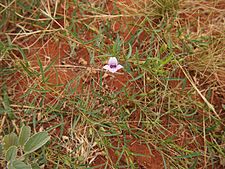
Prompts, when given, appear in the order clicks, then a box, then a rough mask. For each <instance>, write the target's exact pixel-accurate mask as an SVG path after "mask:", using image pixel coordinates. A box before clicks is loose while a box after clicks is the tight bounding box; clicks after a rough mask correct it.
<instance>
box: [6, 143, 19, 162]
mask: <svg viewBox="0 0 225 169" xmlns="http://www.w3.org/2000/svg"><path fill="white" fill-rule="evenodd" d="M16 155H17V147H16V146H11V147H9V149H8V150H7V152H6V161H14V160H15V159H16Z"/></svg>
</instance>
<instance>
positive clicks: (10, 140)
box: [3, 133, 18, 151]
mask: <svg viewBox="0 0 225 169" xmlns="http://www.w3.org/2000/svg"><path fill="white" fill-rule="evenodd" d="M17 145H18V137H17V135H16V134H15V133H10V134H8V135H5V136H4V138H3V148H4V151H7V150H8V149H9V147H11V146H17Z"/></svg>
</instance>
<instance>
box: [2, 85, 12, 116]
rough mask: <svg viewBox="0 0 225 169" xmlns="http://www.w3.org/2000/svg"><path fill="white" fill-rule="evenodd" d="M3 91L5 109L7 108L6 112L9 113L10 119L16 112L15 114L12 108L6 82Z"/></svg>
mask: <svg viewBox="0 0 225 169" xmlns="http://www.w3.org/2000/svg"><path fill="white" fill-rule="evenodd" d="M2 93H3V106H4V109H5V112H6V113H7V114H8V116H9V118H10V119H13V118H14V114H13V111H12V109H11V108H10V100H9V96H8V93H7V87H6V85H5V84H4V85H3V88H2Z"/></svg>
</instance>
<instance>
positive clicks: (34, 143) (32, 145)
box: [24, 131, 50, 154]
mask: <svg viewBox="0 0 225 169" xmlns="http://www.w3.org/2000/svg"><path fill="white" fill-rule="evenodd" d="M49 139H50V137H49V135H48V133H47V132H46V131H43V132H39V133H36V134H34V135H33V136H31V138H29V140H28V141H27V142H26V143H25V145H24V151H25V153H26V154H28V153H31V152H34V151H35V150H37V149H39V148H40V147H42V146H43V145H44V144H45V143H47V141H48V140H49Z"/></svg>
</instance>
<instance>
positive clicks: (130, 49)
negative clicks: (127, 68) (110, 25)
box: [126, 43, 132, 59]
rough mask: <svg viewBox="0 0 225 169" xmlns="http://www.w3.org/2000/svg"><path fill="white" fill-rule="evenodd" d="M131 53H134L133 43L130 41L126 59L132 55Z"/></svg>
mask: <svg viewBox="0 0 225 169" xmlns="http://www.w3.org/2000/svg"><path fill="white" fill-rule="evenodd" d="M131 54H132V46H131V44H130V43H129V51H128V54H127V56H126V59H129V58H130V57H131Z"/></svg>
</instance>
